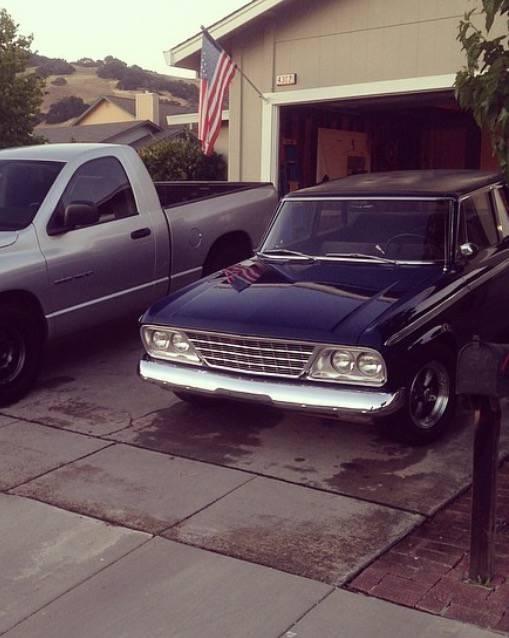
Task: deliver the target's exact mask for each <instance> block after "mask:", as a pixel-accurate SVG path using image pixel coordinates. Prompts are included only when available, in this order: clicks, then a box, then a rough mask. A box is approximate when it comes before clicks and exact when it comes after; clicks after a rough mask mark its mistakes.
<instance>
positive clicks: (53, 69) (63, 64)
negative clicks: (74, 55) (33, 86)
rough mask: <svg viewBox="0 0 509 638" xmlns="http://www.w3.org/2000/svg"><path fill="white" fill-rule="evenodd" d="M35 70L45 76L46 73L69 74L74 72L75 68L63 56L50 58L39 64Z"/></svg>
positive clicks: (46, 75)
mask: <svg viewBox="0 0 509 638" xmlns="http://www.w3.org/2000/svg"><path fill="white" fill-rule="evenodd" d="M36 72H37V74H38V75H40V76H41V77H43V78H47V77H48V75H71V73H76V69H75V68H74V67H73V65H72V64H69V62H67V60H64V59H63V58H51V59H49V60H47V61H46V62H43V63H42V64H39V66H38V67H37V69H36Z"/></svg>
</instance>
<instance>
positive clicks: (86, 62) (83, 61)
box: [73, 58, 98, 67]
mask: <svg viewBox="0 0 509 638" xmlns="http://www.w3.org/2000/svg"><path fill="white" fill-rule="evenodd" d="M73 64H74V65H75V66H83V67H96V66H98V64H97V62H96V61H95V60H92V58H80V59H79V60H76V62H73Z"/></svg>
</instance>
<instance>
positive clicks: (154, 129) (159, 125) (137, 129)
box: [37, 93, 189, 149]
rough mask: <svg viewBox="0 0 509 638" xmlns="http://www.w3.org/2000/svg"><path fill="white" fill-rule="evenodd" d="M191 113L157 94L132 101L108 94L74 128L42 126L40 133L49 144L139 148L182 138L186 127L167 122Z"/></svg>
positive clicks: (149, 94) (90, 108) (136, 97)
mask: <svg viewBox="0 0 509 638" xmlns="http://www.w3.org/2000/svg"><path fill="white" fill-rule="evenodd" d="M188 111H189V107H183V106H179V105H178V104H175V103H173V102H170V101H166V100H161V99H160V98H159V95H157V94H156V93H139V94H137V95H135V96H134V97H132V98H130V97H118V96H114V95H106V96H101V97H99V98H97V100H96V101H95V102H94V103H93V104H92V105H91V106H90V107H89V108H88V109H87V110H86V111H84V112H83V113H82V114H81V115H80V116H79V117H77V118H76V119H75V120H74V121H73V123H72V125H70V126H69V125H67V126H48V127H44V126H39V127H37V133H38V134H39V135H42V136H44V137H45V138H46V139H47V140H48V141H49V142H50V144H57V143H61V142H107V143H110V144H111V143H113V144H129V145H130V146H133V147H134V148H136V149H139V148H143V147H145V146H149V145H152V144H154V143H156V142H159V141H161V140H163V139H171V138H172V137H178V136H180V135H182V133H183V132H184V130H185V128H186V127H185V126H184V125H182V124H174V125H168V124H167V122H166V120H167V117H168V116H170V115H182V114H185V113H187V112H188Z"/></svg>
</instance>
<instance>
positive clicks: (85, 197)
mask: <svg viewBox="0 0 509 638" xmlns="http://www.w3.org/2000/svg"><path fill="white" fill-rule="evenodd" d="M76 202H88V203H91V204H94V205H95V206H97V208H98V209H99V215H100V218H99V223H100V224H101V223H105V222H110V221H115V220H117V219H123V218H124V217H130V216H132V215H137V214H138V211H137V209H136V202H135V199H134V194H133V191H132V188H131V185H130V183H129V180H128V178H127V175H126V173H125V171H124V169H123V167H122V165H121V163H120V162H119V161H118V160H117V159H116V158H114V157H101V158H100V159H95V160H91V161H90V162H87V163H86V164H83V165H82V166H80V167H79V168H78V170H77V171H76V172H75V173H74V175H73V176H72V177H71V180H70V181H69V184H68V185H67V187H66V189H65V191H64V193H63V195H62V197H61V198H60V201H59V203H58V204H57V208H56V210H55V214H54V216H53V219H52V220H51V222H50V228H51V230H56V229H58V228H59V227H61V226H62V224H63V214H64V211H65V209H66V207H67V206H69V204H73V203H76Z"/></svg>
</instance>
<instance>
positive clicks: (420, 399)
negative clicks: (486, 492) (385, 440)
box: [381, 348, 456, 445]
mask: <svg viewBox="0 0 509 638" xmlns="http://www.w3.org/2000/svg"><path fill="white" fill-rule="evenodd" d="M455 370H456V366H455V357H454V355H453V354H452V352H450V351H448V350H446V349H443V350H442V349H438V348H433V349H432V350H428V351H427V353H426V356H425V357H420V358H419V359H418V361H416V362H415V364H414V365H413V366H412V368H411V370H409V374H408V378H409V379H410V382H409V384H408V388H407V397H406V402H405V405H404V406H403V408H401V410H400V411H399V412H397V413H396V414H393V415H390V416H387V417H384V418H383V419H381V423H382V425H383V427H384V429H385V431H386V433H387V434H388V435H389V436H390V437H393V438H396V439H397V440H398V441H401V442H402V443H408V444H410V445H426V444H427V443H431V442H432V441H434V440H436V439H438V438H439V437H440V436H442V435H443V434H444V432H445V431H446V430H447V429H448V427H449V426H450V424H451V422H452V420H453V418H454V414H455V407H456V392H455Z"/></svg>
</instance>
